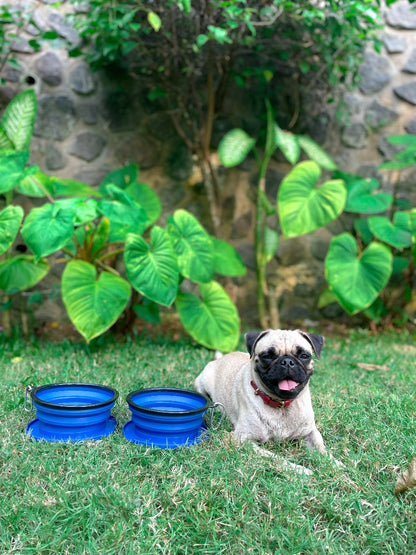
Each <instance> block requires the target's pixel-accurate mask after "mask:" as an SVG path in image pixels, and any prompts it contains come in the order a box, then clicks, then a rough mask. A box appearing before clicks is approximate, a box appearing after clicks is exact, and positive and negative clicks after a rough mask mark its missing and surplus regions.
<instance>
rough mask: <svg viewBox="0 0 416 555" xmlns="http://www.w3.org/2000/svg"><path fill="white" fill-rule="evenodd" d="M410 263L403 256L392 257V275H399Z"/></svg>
mask: <svg viewBox="0 0 416 555" xmlns="http://www.w3.org/2000/svg"><path fill="white" fill-rule="evenodd" d="M409 264H410V261H409V259H408V258H405V257H404V256H394V257H393V269H392V271H391V273H392V275H394V274H401V273H402V272H404V270H406V269H407V268H408V267H409Z"/></svg>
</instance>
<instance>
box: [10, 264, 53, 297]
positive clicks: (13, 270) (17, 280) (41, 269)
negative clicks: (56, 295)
mask: <svg viewBox="0 0 416 555" xmlns="http://www.w3.org/2000/svg"><path fill="white" fill-rule="evenodd" d="M48 272H49V264H48V263H47V262H44V261H43V260H40V261H39V262H37V263H35V262H34V261H33V256H28V255H20V256H14V257H13V258H9V259H7V260H3V262H0V289H2V290H3V291H4V292H5V293H6V294H8V295H9V294H10V295H11V294H13V293H18V292H20V291H25V290H26V289H29V288H30V287H33V286H34V285H36V284H37V283H38V282H39V281H41V280H42V279H43V278H44V277H45V276H46V274H47V273H48Z"/></svg>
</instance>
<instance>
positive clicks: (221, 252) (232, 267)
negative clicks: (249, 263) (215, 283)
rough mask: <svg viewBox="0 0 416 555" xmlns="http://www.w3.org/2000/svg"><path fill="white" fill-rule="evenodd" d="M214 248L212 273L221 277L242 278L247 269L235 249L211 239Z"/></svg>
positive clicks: (220, 240) (219, 240) (213, 238)
mask: <svg viewBox="0 0 416 555" xmlns="http://www.w3.org/2000/svg"><path fill="white" fill-rule="evenodd" d="M211 240H212V242H213V247H214V272H215V273H217V274H221V275H223V276H232V277H237V276H244V275H245V274H246V272H247V269H246V267H245V265H244V262H243V261H242V259H241V256H240V255H239V253H238V252H237V251H236V250H235V248H234V247H233V246H232V245H230V244H229V243H227V242H226V241H223V240H222V239H217V238H215V237H211Z"/></svg>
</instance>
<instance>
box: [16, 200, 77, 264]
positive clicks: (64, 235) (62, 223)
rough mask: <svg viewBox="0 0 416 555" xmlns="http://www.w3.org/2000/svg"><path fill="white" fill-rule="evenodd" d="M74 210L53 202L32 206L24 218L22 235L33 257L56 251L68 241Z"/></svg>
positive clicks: (72, 230) (37, 257)
mask: <svg viewBox="0 0 416 555" xmlns="http://www.w3.org/2000/svg"><path fill="white" fill-rule="evenodd" d="M74 217H75V212H74V210H72V209H71V208H61V207H60V206H59V205H55V204H50V203H47V204H44V205H43V206H41V207H40V208H33V209H32V210H31V212H30V213H29V214H28V216H27V217H26V219H25V222H24V224H23V227H22V231H21V233H22V237H23V239H24V240H25V242H26V244H27V246H28V247H29V248H30V250H31V251H32V252H33V253H34V255H35V259H36V260H38V259H39V258H41V257H42V256H47V255H48V254H52V253H53V252H56V251H58V250H59V249H61V248H62V247H63V246H65V245H66V243H68V241H69V239H70V238H71V235H72V233H73V232H74Z"/></svg>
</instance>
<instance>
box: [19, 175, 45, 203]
mask: <svg viewBox="0 0 416 555" xmlns="http://www.w3.org/2000/svg"><path fill="white" fill-rule="evenodd" d="M48 179H49V177H48V176H46V175H45V174H44V173H43V172H42V171H41V170H40V169H39V168H37V171H36V172H35V173H32V174H31V175H26V177H24V178H23V179H22V180H21V181H20V183H18V185H17V187H16V191H17V192H18V193H20V194H21V195H25V196H27V197H34V198H42V197H45V196H46V193H47V192H49V191H48V189H47V187H45V185H44V183H45V182H46V181H47V180H48Z"/></svg>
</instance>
